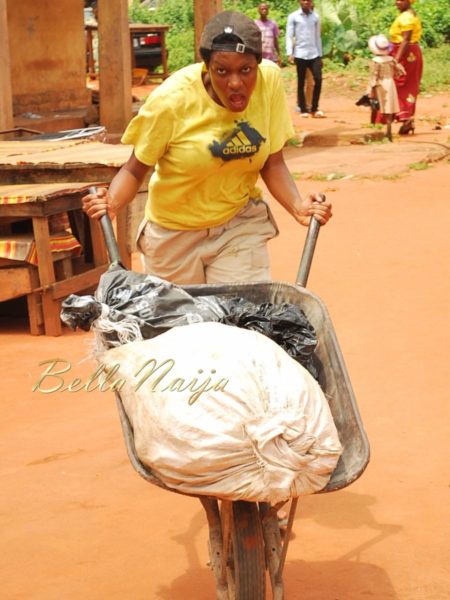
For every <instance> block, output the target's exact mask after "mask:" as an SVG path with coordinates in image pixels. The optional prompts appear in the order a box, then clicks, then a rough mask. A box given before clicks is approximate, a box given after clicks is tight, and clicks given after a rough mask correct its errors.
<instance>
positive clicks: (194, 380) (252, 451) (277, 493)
mask: <svg viewBox="0 0 450 600" xmlns="http://www.w3.org/2000/svg"><path fill="white" fill-rule="evenodd" d="M99 360H100V362H101V363H103V364H104V365H105V366H107V367H108V368H109V369H111V368H113V367H114V366H115V365H119V367H118V369H119V370H118V371H117V372H116V373H115V374H114V380H116V385H117V386H119V387H121V390H120V391H121V398H122V401H123V404H124V407H125V410H126V412H127V414H128V417H129V419H130V421H131V424H132V426H133V429H134V440H135V445H136V452H137V455H138V457H139V458H140V460H141V461H142V462H143V463H144V464H146V465H148V466H150V467H151V469H152V471H153V472H154V474H155V475H156V476H157V477H158V478H159V479H161V480H162V481H163V482H164V483H165V484H166V485H167V486H169V487H171V488H174V489H176V490H179V491H183V492H187V493H191V494H200V495H214V496H217V497H220V498H224V499H231V500H248V501H257V502H270V503H272V504H274V503H276V502H279V501H281V500H285V499H287V498H289V497H295V496H299V495H302V494H310V493H313V492H316V491H318V490H320V489H322V488H323V487H324V486H325V485H326V483H327V482H328V481H329V478H330V476H331V473H332V471H333V470H334V468H335V466H336V463H337V461H338V458H339V456H340V453H341V445H340V443H339V438H338V435H337V431H336V427H335V425H334V422H333V418H332V416H331V412H330V409H329V407H328V403H327V401H326V398H325V396H324V394H323V392H322V390H321V389H320V386H319V384H318V383H317V382H316V381H315V380H314V379H313V377H312V376H311V375H310V374H309V373H308V371H307V370H306V369H304V368H303V367H302V366H301V365H299V364H298V363H297V362H296V361H295V360H294V359H292V358H291V357H290V356H288V354H287V353H286V352H285V351H284V350H283V349H282V348H280V347H279V346H278V345H277V344H276V343H275V342H273V341H271V340H270V339H269V338H267V337H265V336H264V335H262V334H260V333H257V332H255V331H248V330H244V329H240V328H238V327H233V326H228V325H222V324H219V323H196V324H193V325H186V326H183V327H175V328H173V329H171V330H170V331H168V332H166V333H164V334H162V335H160V336H158V337H156V338H153V339H150V340H145V341H140V342H132V343H129V344H126V345H124V346H120V347H118V348H113V349H111V350H109V351H107V352H105V353H104V354H103V355H102V356H100V357H99ZM116 368H117V367H116ZM122 378H123V379H126V383H124V382H123V381H121V379H122ZM109 383H110V384H111V380H110V381H109Z"/></svg>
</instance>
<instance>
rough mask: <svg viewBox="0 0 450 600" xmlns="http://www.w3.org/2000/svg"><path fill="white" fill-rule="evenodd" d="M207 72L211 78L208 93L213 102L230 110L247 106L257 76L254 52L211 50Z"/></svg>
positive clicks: (242, 108)
mask: <svg viewBox="0 0 450 600" xmlns="http://www.w3.org/2000/svg"><path fill="white" fill-rule="evenodd" d="M208 72H209V76H210V79H211V90H209V89H208V93H209V95H210V96H211V97H212V98H213V100H214V101H215V102H217V103H218V104H220V105H221V106H224V107H225V108H227V109H228V110H231V111H232V112H242V111H243V110H245V109H246V108H247V106H248V103H249V101H250V97H251V95H252V93H253V90H254V89H255V86H256V78H257V76H258V61H257V60H256V56H255V55H254V54H239V53H238V52H213V53H212V55H211V59H210V61H209V65H208Z"/></svg>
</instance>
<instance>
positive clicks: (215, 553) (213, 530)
mask: <svg viewBox="0 0 450 600" xmlns="http://www.w3.org/2000/svg"><path fill="white" fill-rule="evenodd" d="M200 502H201V503H202V505H203V508H204V509H205V512H206V518H207V519H208V525H209V558H210V562H211V569H212V571H213V573H214V578H215V580H216V597H217V600H230V598H229V595H228V584H227V577H226V562H225V565H224V560H223V545H224V540H223V536H222V524H221V519H220V513H219V505H218V502H217V500H216V499H215V498H210V497H208V496H202V497H200Z"/></svg>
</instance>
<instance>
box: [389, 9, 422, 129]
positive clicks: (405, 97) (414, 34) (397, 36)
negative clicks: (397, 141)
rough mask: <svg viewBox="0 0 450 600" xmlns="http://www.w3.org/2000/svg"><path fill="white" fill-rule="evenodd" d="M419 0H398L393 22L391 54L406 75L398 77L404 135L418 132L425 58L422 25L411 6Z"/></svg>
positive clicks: (400, 112) (396, 80)
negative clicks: (422, 44) (421, 40)
mask: <svg viewBox="0 0 450 600" xmlns="http://www.w3.org/2000/svg"><path fill="white" fill-rule="evenodd" d="M414 2H415V0H396V2H395V5H396V6H397V8H398V10H399V11H400V14H399V15H398V16H397V18H396V19H395V21H394V22H393V23H392V25H391V27H390V30H389V35H390V38H391V42H392V44H393V49H392V52H391V55H392V56H393V57H394V58H395V59H396V61H397V62H398V63H400V64H401V65H402V66H403V67H404V69H405V71H406V74H405V75H404V76H400V77H398V78H396V79H395V85H396V87H397V94H398V101H399V104H400V111H399V112H398V114H397V116H396V118H397V120H398V121H401V122H402V125H401V127H400V129H399V134H400V135H407V134H408V133H414V114H415V111H416V103H417V96H418V95H419V89H420V81H421V79H422V71H423V59H422V50H421V48H420V45H419V42H420V38H421V35H422V24H421V22H420V19H419V17H418V16H417V14H416V11H415V10H414V9H413V8H412V7H411V4H413V3H414Z"/></svg>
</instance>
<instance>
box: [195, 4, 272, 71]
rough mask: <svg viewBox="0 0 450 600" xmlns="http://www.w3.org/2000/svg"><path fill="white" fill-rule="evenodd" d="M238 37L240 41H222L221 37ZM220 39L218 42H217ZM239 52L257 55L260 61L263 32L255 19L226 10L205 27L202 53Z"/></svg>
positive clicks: (201, 40)
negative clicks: (203, 51)
mask: <svg viewBox="0 0 450 600" xmlns="http://www.w3.org/2000/svg"><path fill="white" fill-rule="evenodd" d="M228 35H230V36H236V37H237V38H239V40H240V41H221V40H220V38H219V36H220V37H222V36H225V37H226V36H228ZM216 38H219V40H218V41H215V40H216ZM202 50H206V51H210V52H211V51H217V52H239V53H240V54H243V53H247V54H255V55H256V57H257V59H258V61H260V60H261V56H262V42H261V31H260V30H259V27H258V26H257V25H256V23H255V22H254V21H253V19H250V17H247V16H246V15H244V14H242V13H240V12H237V11H233V10H225V11H223V12H220V13H217V14H216V15H214V17H212V18H211V19H210V20H209V21H208V22H207V23H206V25H205V28H204V30H203V33H202V36H201V38H200V52H201V51H202Z"/></svg>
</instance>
